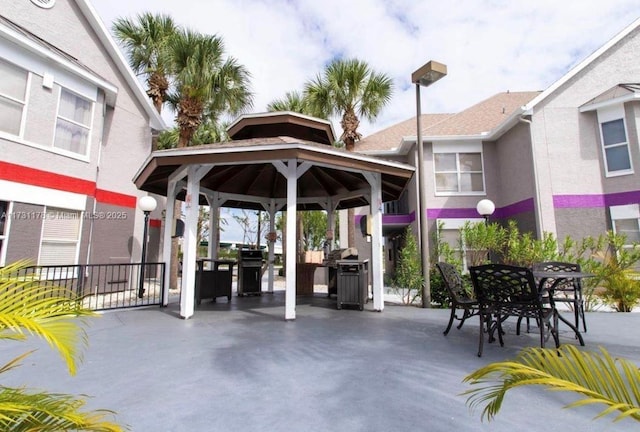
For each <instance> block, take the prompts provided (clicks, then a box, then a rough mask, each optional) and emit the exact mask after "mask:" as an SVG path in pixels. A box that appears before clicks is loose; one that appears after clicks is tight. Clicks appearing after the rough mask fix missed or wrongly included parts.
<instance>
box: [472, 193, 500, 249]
mask: <svg viewBox="0 0 640 432" xmlns="http://www.w3.org/2000/svg"><path fill="white" fill-rule="evenodd" d="M476 211H477V212H478V214H479V215H480V216H482V217H483V218H484V224H485V226H487V227H488V226H489V216H491V215H492V214H493V212H494V211H496V205H495V204H494V203H493V201H491V200H490V199H486V198H485V199H481V200H480V201H478V204H476ZM487 249H488V250H487V260H488V261H489V262H491V250H489V248H487Z"/></svg>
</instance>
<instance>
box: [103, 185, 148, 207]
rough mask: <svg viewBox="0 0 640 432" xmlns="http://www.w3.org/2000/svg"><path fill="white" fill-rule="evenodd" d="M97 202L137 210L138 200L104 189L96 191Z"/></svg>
mask: <svg viewBox="0 0 640 432" xmlns="http://www.w3.org/2000/svg"><path fill="white" fill-rule="evenodd" d="M96 201H98V202H100V203H104V204H112V205H117V206H121V207H129V208H136V203H137V201H138V199H137V198H136V197H134V196H131V195H125V194H121V193H118V192H111V191H107V190H104V189H96Z"/></svg>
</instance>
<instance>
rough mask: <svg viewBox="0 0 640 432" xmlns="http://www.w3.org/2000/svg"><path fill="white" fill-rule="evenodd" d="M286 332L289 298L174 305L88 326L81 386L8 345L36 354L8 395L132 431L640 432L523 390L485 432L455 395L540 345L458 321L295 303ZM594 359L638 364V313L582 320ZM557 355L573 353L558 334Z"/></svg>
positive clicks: (593, 410) (106, 316)
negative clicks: (60, 396) (56, 404)
mask: <svg viewBox="0 0 640 432" xmlns="http://www.w3.org/2000/svg"><path fill="white" fill-rule="evenodd" d="M296 314H297V319H296V320H295V321H289V322H286V321H284V319H283V317H284V292H283V291H276V292H275V293H273V294H267V293H265V294H263V295H262V296H259V297H242V298H239V297H237V296H235V294H234V297H233V298H232V300H231V302H230V303H227V301H226V299H225V298H220V299H219V300H218V302H217V303H210V302H208V301H206V302H203V304H202V305H201V306H199V307H198V308H197V310H196V314H195V315H194V316H193V317H192V318H191V319H189V320H183V319H180V318H179V317H178V305H177V304H175V303H174V304H171V305H170V306H169V307H167V308H146V309H137V310H127V311H115V312H107V313H103V314H102V316H101V317H100V318H96V319H91V320H90V325H89V328H88V334H89V348H88V349H87V350H85V355H84V362H83V363H82V364H81V365H80V367H79V369H78V373H77V375H76V376H73V377H71V376H69V374H68V373H67V371H66V368H65V366H64V364H63V362H62V360H61V359H60V357H59V356H58V354H57V353H55V352H54V351H52V350H51V349H49V348H48V347H46V346H45V345H44V344H43V343H41V342H39V341H36V340H30V341H29V342H28V343H24V342H23V343H17V342H9V341H5V342H3V344H2V346H1V347H0V353H1V355H2V362H4V361H8V359H10V358H12V357H11V356H13V355H16V354H18V353H22V352H25V351H27V350H28V349H30V348H33V347H34V346H35V347H37V348H39V349H38V351H37V352H35V353H34V354H33V355H32V356H30V357H29V358H28V360H27V361H26V362H25V363H24V364H23V365H22V366H21V367H20V368H18V369H16V370H12V371H10V372H8V373H5V374H3V384H4V385H9V386H20V385H25V386H27V387H30V388H43V389H47V390H49V391H53V392H63V393H71V394H86V395H90V396H91V398H90V399H89V401H88V407H89V408H92V409H95V408H106V409H111V410H114V411H116V413H117V415H116V417H115V418H116V420H117V421H118V422H119V423H121V424H126V425H128V426H129V428H130V430H132V431H135V432H150V431H154V432H164V431H166V432H179V431H258V430H260V431H332V432H338V431H350V432H356V431H362V432H365V431H366V432H372V431H418V430H421V431H448V430H456V431H509V432H513V431H534V430H544V431H545V432H551V431H563V432H570V431H580V432H586V431H598V432H601V431H630V430H638V423H636V422H632V421H630V420H625V421H622V422H618V423H613V421H612V420H613V417H612V416H609V417H606V418H603V419H599V420H593V417H594V416H595V415H596V414H597V413H598V412H599V411H600V410H601V409H602V407H601V406H593V407H581V408H572V409H563V408H562V407H563V405H565V404H567V403H568V402H570V401H572V400H574V399H575V396H574V395H572V394H567V393H558V392H549V391H546V390H543V389H542V388H522V389H518V390H514V391H512V392H510V393H508V394H507V397H506V399H505V401H504V404H503V407H502V410H501V411H500V412H499V413H498V415H497V417H496V418H495V420H493V421H492V422H489V423H487V422H486V421H485V422H484V423H483V422H481V420H480V410H476V411H473V412H472V411H470V409H469V408H468V407H467V406H466V405H465V401H466V397H465V396H461V395H460V394H461V393H462V392H464V391H465V390H467V389H469V388H470V387H469V386H468V385H466V384H463V383H462V379H463V378H464V377H465V376H466V375H467V374H468V373H470V372H472V371H474V370H475V369H477V368H479V367H481V366H483V365H486V364H487V363H490V362H493V361H499V360H505V359H509V358H512V357H513V356H514V355H515V354H516V353H517V352H518V351H519V350H520V349H521V348H523V347H526V346H536V345H537V338H536V333H531V334H526V333H525V334H523V335H520V336H517V335H515V331H514V326H513V323H510V322H508V323H507V327H506V328H507V334H506V336H505V346H504V347H500V346H499V344H498V343H493V344H485V349H484V356H483V357H482V358H478V357H477V355H476V353H477V342H478V322H477V319H475V317H474V318H472V319H471V320H470V321H468V322H467V323H465V325H464V327H463V328H462V329H461V330H457V329H456V328H455V327H454V328H452V330H451V332H450V333H449V335H448V336H446V337H445V336H443V334H442V331H443V330H444V327H445V325H446V323H447V319H448V316H449V310H437V309H421V308H417V307H412V306H401V305H398V304H391V303H387V304H386V306H385V309H384V311H383V312H375V311H373V310H372V303H371V302H369V303H368V304H367V306H366V308H365V310H364V311H359V310H357V309H342V310H337V309H336V308H335V300H330V299H328V298H327V297H326V294H316V295H315V296H313V297H299V298H298V306H297V308H296ZM587 324H588V326H589V329H588V330H589V331H588V333H586V334H585V341H586V344H587V346H586V347H585V348H586V349H589V350H596V349H597V347H599V346H603V347H606V348H607V349H608V350H609V352H610V353H612V354H613V355H616V356H621V357H625V358H627V359H630V360H632V361H634V362H636V363H637V364H640V331H639V329H640V314H637V313H631V314H621V313H607V312H591V313H588V314H587ZM561 330H562V334H561V342H562V343H565V344H567V343H568V344H577V342H576V341H575V339H574V338H573V336H572V335H571V334H569V333H568V332H567V330H568V329H567V328H566V326H565V327H562V328H561Z"/></svg>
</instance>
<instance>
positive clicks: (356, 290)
mask: <svg viewBox="0 0 640 432" xmlns="http://www.w3.org/2000/svg"><path fill="white" fill-rule="evenodd" d="M336 265H337V274H336V289H337V296H338V300H337V307H338V309H342V306H344V305H353V306H357V307H358V308H359V309H360V310H364V305H365V303H366V302H367V298H368V291H369V290H368V287H369V271H368V265H369V262H368V261H366V260H365V261H356V260H340V261H336Z"/></svg>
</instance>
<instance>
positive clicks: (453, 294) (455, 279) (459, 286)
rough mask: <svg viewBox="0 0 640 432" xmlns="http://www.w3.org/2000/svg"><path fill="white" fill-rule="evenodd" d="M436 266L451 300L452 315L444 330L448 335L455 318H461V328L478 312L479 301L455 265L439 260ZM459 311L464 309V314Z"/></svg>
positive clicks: (459, 326) (459, 325)
mask: <svg viewBox="0 0 640 432" xmlns="http://www.w3.org/2000/svg"><path fill="white" fill-rule="evenodd" d="M436 267H437V268H438V270H439V271H440V274H441V275H442V279H443V280H444V286H445V288H446V289H447V292H448V293H449V298H450V300H451V316H450V317H449V324H447V328H446V329H445V331H444V334H445V336H446V335H447V334H448V333H449V330H451V325H452V324H453V321H454V319H457V320H460V324H458V326H457V328H458V330H459V329H460V328H461V327H462V325H463V324H464V321H465V320H466V319H467V318H469V317H472V316H474V315H477V314H478V301H477V300H476V299H474V298H472V297H471V296H470V295H469V294H468V293H467V291H466V290H465V287H464V283H463V281H462V276H461V275H460V273H459V272H458V270H457V269H456V267H455V266H453V265H451V264H449V263H446V262H439V263H437V264H436ZM459 311H462V316H458V312H459Z"/></svg>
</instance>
